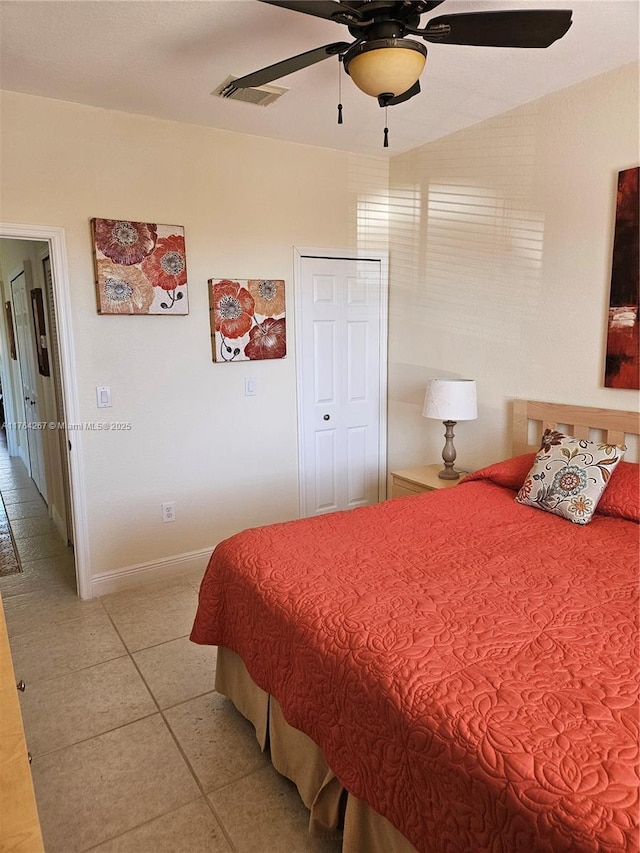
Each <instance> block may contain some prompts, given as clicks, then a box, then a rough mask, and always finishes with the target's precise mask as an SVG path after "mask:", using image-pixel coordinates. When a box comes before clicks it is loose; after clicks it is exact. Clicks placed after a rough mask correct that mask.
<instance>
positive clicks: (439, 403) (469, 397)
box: [422, 379, 478, 421]
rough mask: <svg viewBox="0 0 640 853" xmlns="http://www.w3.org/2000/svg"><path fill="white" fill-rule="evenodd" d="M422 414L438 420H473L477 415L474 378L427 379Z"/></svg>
mask: <svg viewBox="0 0 640 853" xmlns="http://www.w3.org/2000/svg"><path fill="white" fill-rule="evenodd" d="M422 415H423V417H425V418H435V419H436V420H439V421H474V420H475V419H476V418H477V417H478V404H477V398H476V383H475V379H429V380H427V390H426V393H425V396H424V407H423V409H422Z"/></svg>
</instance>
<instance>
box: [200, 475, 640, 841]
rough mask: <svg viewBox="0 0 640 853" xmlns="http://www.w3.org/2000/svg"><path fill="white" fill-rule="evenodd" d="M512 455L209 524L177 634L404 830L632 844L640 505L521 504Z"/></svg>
mask: <svg viewBox="0 0 640 853" xmlns="http://www.w3.org/2000/svg"><path fill="white" fill-rule="evenodd" d="M515 464H516V463H514V462H510V463H502V464H501V465H497V466H492V467H491V468H490V469H486V470H485V472H479V474H476V475H473V476H472V477H470V478H467V481H465V482H464V483H461V484H460V485H459V486H457V487H456V488H455V489H449V490H446V491H441V492H432V493H427V494H424V495H419V496H415V497H409V498H399V499H397V500H393V501H387V502H386V503H382V504H377V505H375V506H371V507H367V508H364V509H358V510H352V511H349V512H342V513H334V514H331V515H326V516H323V517H319V518H314V519H305V520H300V521H294V522H289V523H286V524H275V525H271V526H269V527H263V528H258V529H254V530H247V531H245V532H243V533H240V534H238V535H237V536H234V537H232V538H230V539H228V540H227V541H225V542H223V543H221V544H220V545H219V546H218V547H217V548H216V550H215V552H214V554H213V556H212V558H211V562H210V564H209V568H208V570H207V573H206V575H205V578H204V580H203V583H202V587H201V591H200V604H199V608H198V613H197V616H196V620H195V624H194V628H193V632H192V639H193V640H194V641H195V642H197V643H211V644H219V645H224V646H227V647H229V648H231V649H233V650H234V651H236V652H237V653H238V654H240V655H241V657H242V658H243V660H244V662H245V664H246V666H247V669H248V670H249V673H250V674H251V676H252V677H253V679H254V680H255V682H256V683H257V684H258V685H260V686H261V687H262V688H263V689H264V690H266V691H267V692H269V693H271V694H272V695H274V696H275V697H276V698H277V700H278V702H279V703H280V705H281V706H282V709H283V712H284V715H285V718H286V719H287V721H288V722H289V723H290V724H291V725H293V726H295V727H296V728H298V729H301V730H302V731H304V732H306V733H307V734H308V735H309V736H310V737H311V738H312V739H313V740H314V741H315V742H316V743H317V744H318V745H319V746H320V747H321V748H322V750H323V752H324V754H325V757H326V759H327V762H328V764H329V765H330V767H331V768H332V769H333V771H334V772H335V774H336V775H337V777H338V778H339V779H340V781H341V782H342V783H343V785H344V786H345V788H346V789H347V790H348V791H350V792H352V793H353V794H355V795H356V796H357V797H359V798H360V799H362V800H364V801H366V802H367V803H369V804H370V805H371V806H372V808H373V809H374V810H375V811H377V812H379V813H380V814H382V815H384V816H385V817H387V818H388V819H389V820H390V821H391V823H393V824H394V825H395V826H396V827H397V828H398V829H399V830H400V831H401V832H402V833H404V835H405V836H406V837H407V838H408V839H409V840H410V841H411V842H412V843H413V844H414V845H415V847H417V848H418V850H420V851H429V853H445V851H455V853H463V851H492V853H497V851H520V853H534V851H547V852H548V853H564V851H580V853H596V851H599V853H602V851H624V853H631V851H637V850H638V834H637V833H638V830H637V813H638V644H637V641H638V625H637V622H638V524H637V523H635V522H633V521H631V520H627V519H625V518H620V517H612V516H610V515H604V514H596V516H595V517H594V520H593V521H592V522H591V524H589V525H586V526H580V525H575V524H571V523H570V522H568V521H566V520H564V519H561V518H557V517H555V516H553V515H550V514H548V513H545V512H542V511H540V510H538V509H533V508H531V507H526V506H521V505H519V504H517V503H515V502H514V492H513V491H512V490H511V489H510V488H507V486H509V485H511V483H510V478H511V479H513V477H514V465H515ZM520 464H521V466H522V463H520ZM510 466H511V467H510ZM625 467H626V466H625ZM636 468H637V466H636ZM626 470H627V472H628V470H629V469H628V467H626ZM524 473H526V470H525V471H524ZM524 473H523V476H524ZM616 473H617V472H616ZM625 476H627V473H625V474H623V475H621V476H620V482H622V480H623V479H624V477H625ZM518 478H519V474H517V476H516V477H515V479H516V481H517V480H518ZM614 480H616V474H614V475H613V477H612V479H611V483H610V486H609V489H612V490H613V486H614ZM627 481H628V483H629V484H630V485H627V486H625V488H632V489H633V488H635V489H636V492H637V487H638V486H637V471H636V474H635V477H634V476H631V477H629V476H627ZM520 482H521V479H520ZM616 483H618V481H617V480H616ZM500 484H502V485H500ZM514 487H515V486H514ZM614 497H615V496H614V495H612V497H611V500H610V501H609V503H610V504H612V505H613V506H614V507H615V505H616V501H615V499H614ZM634 501H635V504H636V505H637V495H635V496H631V498H630V497H629V496H628V495H627V496H626V498H625V499H621V502H622V503H623V504H624V503H625V502H626V505H629V502H631V503H633V502H634Z"/></svg>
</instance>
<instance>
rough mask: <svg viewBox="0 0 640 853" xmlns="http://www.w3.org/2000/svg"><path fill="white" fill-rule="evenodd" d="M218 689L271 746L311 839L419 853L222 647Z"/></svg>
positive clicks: (369, 851)
mask: <svg viewBox="0 0 640 853" xmlns="http://www.w3.org/2000/svg"><path fill="white" fill-rule="evenodd" d="M216 690H217V691H218V692H219V693H222V694H223V695H224V696H228V697H229V699H231V701H232V702H233V704H234V705H235V706H236V708H237V709H238V711H240V713H241V714H242V716H243V717H246V719H247V720H249V721H250V722H251V723H253V726H254V728H255V730H256V738H257V739H258V743H259V744H260V748H261V749H262V750H265V749H267V744H268V746H269V751H270V756H271V762H272V764H273V766H274V767H275V769H276V770H277V771H278V773H281V774H282V775H283V776H286V777H287V778H288V779H291V781H292V782H294V783H295V785H296V787H297V788H298V792H299V794H300V797H301V799H302V801H303V803H304V804H305V806H306V807H307V808H308V809H309V812H310V817H309V833H310V834H311V835H318V836H324V837H333V838H339V837H341V836H342V851H343V853H415V848H414V847H413V846H412V845H411V844H409V842H408V841H407V840H406V838H405V837H404V836H403V835H401V834H400V833H399V832H398V830H397V829H395V827H393V826H392V825H391V824H390V823H389V821H388V820H387V819H386V818H384V817H382V816H381V815H379V814H377V813H376V812H374V811H373V810H372V809H370V808H369V806H367V805H366V803H363V802H362V800H358V799H357V798H356V797H354V796H352V795H351V794H349V793H348V792H347V791H346V790H345V789H344V788H343V787H342V785H341V784H340V782H339V781H338V780H337V779H336V777H335V776H334V775H333V773H332V771H331V770H330V769H329V767H328V766H327V763H326V761H325V759H324V756H323V754H322V752H321V750H320V749H319V747H317V746H316V744H315V743H314V742H313V741H312V740H311V739H310V738H309V737H307V735H305V734H303V733H302V732H301V731H298V729H294V728H292V727H291V726H290V725H289V724H288V723H287V722H286V721H285V719H284V717H283V716H282V711H281V710H280V706H279V704H278V702H277V701H276V700H275V699H274V698H273V696H270V695H269V694H268V693H265V691H264V690H261V688H260V687H258V686H257V685H256V684H255V683H254V681H253V680H252V678H251V676H250V675H249V673H248V672H247V670H246V667H245V665H244V663H243V662H242V659H241V658H240V656H239V655H237V654H236V653H235V652H233V651H231V650H230V649H227V648H223V647H219V648H218V663H217V667H216Z"/></svg>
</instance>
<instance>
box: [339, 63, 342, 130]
mask: <svg viewBox="0 0 640 853" xmlns="http://www.w3.org/2000/svg"><path fill="white" fill-rule="evenodd" d="M338 124H342V57H341V56H338Z"/></svg>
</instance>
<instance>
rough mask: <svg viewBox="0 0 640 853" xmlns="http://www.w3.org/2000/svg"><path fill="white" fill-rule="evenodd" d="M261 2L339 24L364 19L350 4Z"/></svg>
mask: <svg viewBox="0 0 640 853" xmlns="http://www.w3.org/2000/svg"><path fill="white" fill-rule="evenodd" d="M260 2H262V3H268V4H269V5H270V6H280V7H281V8H283V9H292V10H293V11H294V12H302V13H303V14H304V15H314V16H315V17H316V18H327V19H328V20H330V21H338V22H339V23H347V22H348V21H350V20H351V21H358V20H360V18H361V17H362V16H361V15H360V13H359V12H358V11H357V10H356V9H351V8H350V7H349V5H348V4H345V5H344V6H343V5H342V4H341V3H338V2H335V0H260Z"/></svg>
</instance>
